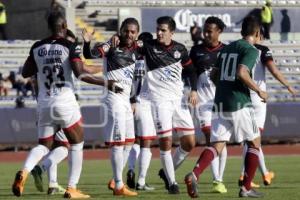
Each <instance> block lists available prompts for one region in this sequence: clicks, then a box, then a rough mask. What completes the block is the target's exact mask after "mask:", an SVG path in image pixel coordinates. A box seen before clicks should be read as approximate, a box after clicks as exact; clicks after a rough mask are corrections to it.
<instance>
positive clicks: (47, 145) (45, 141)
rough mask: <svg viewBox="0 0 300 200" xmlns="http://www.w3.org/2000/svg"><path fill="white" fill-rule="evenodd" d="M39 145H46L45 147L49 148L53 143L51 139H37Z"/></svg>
mask: <svg viewBox="0 0 300 200" xmlns="http://www.w3.org/2000/svg"><path fill="white" fill-rule="evenodd" d="M39 145H42V146H44V147H46V148H47V149H51V148H52V145H53V140H42V139H39Z"/></svg>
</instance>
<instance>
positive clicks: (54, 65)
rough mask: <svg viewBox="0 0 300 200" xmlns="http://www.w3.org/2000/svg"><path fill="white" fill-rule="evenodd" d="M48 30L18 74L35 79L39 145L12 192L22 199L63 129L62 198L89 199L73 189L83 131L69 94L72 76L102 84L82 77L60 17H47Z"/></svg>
mask: <svg viewBox="0 0 300 200" xmlns="http://www.w3.org/2000/svg"><path fill="white" fill-rule="evenodd" d="M48 26H49V28H50V30H51V32H52V35H51V36H50V37H48V38H46V39H43V40H41V41H38V42H36V43H35V44H34V45H33V46H32V47H31V50H30V55H29V57H28V58H27V60H26V62H25V64H24V67H23V71H22V75H23V77H24V78H27V77H31V76H33V75H37V80H38V85H39V94H38V107H37V111H38V135H39V145H37V146H36V147H34V148H33V149H32V150H31V151H30V153H29V155H28V157H27V159H26V161H25V164H24V167H23V168H22V170H20V171H18V172H17V174H16V176H15V180H14V183H13V185H12V192H13V193H14V195H16V196H21V195H22V193H23V190H24V184H25V182H26V179H27V176H28V173H29V172H30V171H31V170H32V169H33V167H34V166H35V165H36V164H37V163H38V162H39V161H40V160H41V159H42V158H43V157H44V156H45V155H47V154H48V152H49V149H50V148H51V146H52V143H53V135H54V133H55V132H57V131H58V130H59V128H63V130H64V133H65V134H66V137H67V138H68V140H69V142H70V153H69V155H70V160H69V161H70V162H69V164H70V170H69V180H68V187H67V190H66V192H65V194H64V197H65V198H89V197H90V196H89V195H86V194H84V193H82V192H81V191H79V190H77V188H76V186H77V183H78V181H79V178H80V173H81V169H82V161H83V152H82V149H83V129H82V126H81V113H80V110H79V106H78V103H77V101H76V99H75V95H74V90H73V80H72V72H73V73H74V74H75V76H76V77H78V78H80V79H81V80H82V81H85V82H87V83H91V84H97V85H105V84H106V82H105V80H104V79H102V78H98V77H93V76H91V75H89V74H86V73H85V71H84V69H83V65H82V62H81V59H80V57H79V55H80V52H81V49H80V47H79V46H77V45H76V44H74V43H72V42H70V41H68V40H66V39H65V37H66V32H67V23H66V19H65V17H64V16H63V15H62V14H61V13H59V12H54V13H51V14H50V15H49V17H48ZM106 86H107V87H108V89H110V90H114V91H116V92H121V91H122V88H120V87H117V86H115V82H114V81H108V82H107V84H106ZM51 153H52V152H51Z"/></svg>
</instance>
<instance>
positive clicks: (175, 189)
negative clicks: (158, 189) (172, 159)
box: [169, 183, 180, 194]
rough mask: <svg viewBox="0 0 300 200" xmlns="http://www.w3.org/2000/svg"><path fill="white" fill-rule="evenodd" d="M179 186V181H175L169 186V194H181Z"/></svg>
mask: <svg viewBox="0 0 300 200" xmlns="http://www.w3.org/2000/svg"><path fill="white" fill-rule="evenodd" d="M179 193H180V192H179V187H178V184H177V183H173V184H172V185H170V187H169V194H179Z"/></svg>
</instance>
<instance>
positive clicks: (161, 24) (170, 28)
mask: <svg viewBox="0 0 300 200" xmlns="http://www.w3.org/2000/svg"><path fill="white" fill-rule="evenodd" d="M156 24H157V27H156V37H157V41H158V42H159V43H161V44H164V45H169V44H170V43H171V41H172V36H173V34H174V31H175V29H176V22H175V21H174V19H173V18H172V17H169V16H163V17H159V18H158V19H157V20H156Z"/></svg>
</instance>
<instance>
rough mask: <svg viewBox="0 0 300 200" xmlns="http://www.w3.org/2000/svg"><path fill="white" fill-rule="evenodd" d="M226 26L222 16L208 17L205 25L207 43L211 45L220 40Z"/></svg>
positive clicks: (204, 31) (204, 32) (205, 40)
mask: <svg viewBox="0 0 300 200" xmlns="http://www.w3.org/2000/svg"><path fill="white" fill-rule="evenodd" d="M225 27H226V25H225V24H224V22H223V21H222V20H221V19H220V18H218V17H214V16H211V17H208V18H207V19H206V20H205V23H204V26H203V36H204V42H205V44H206V45H208V46H211V45H212V44H214V43H216V42H219V35H220V34H221V33H222V32H223V30H224V28H225Z"/></svg>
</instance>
